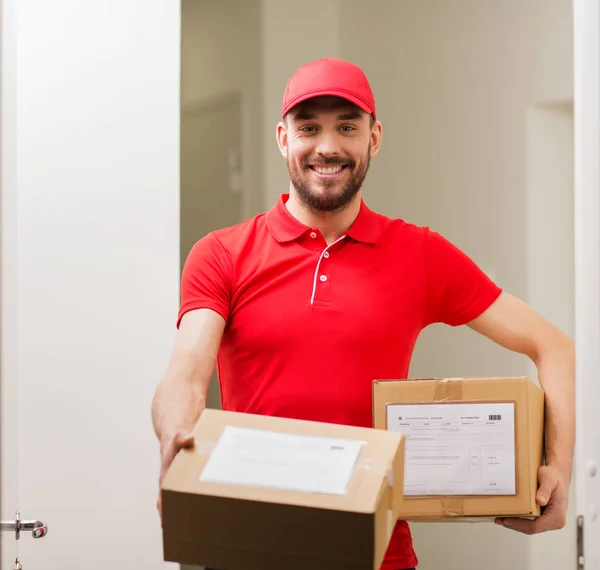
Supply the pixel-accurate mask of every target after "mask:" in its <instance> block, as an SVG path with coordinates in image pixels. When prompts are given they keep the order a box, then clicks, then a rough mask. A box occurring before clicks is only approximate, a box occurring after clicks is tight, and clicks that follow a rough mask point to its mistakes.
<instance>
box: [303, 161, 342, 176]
mask: <svg viewBox="0 0 600 570" xmlns="http://www.w3.org/2000/svg"><path fill="white" fill-rule="evenodd" d="M347 167H348V165H347V164H336V165H334V166H317V165H310V166H309V168H311V169H312V170H314V171H315V172H316V173H318V174H322V175H324V176H330V175H333V174H337V173H338V172H341V171H342V170H343V169H344V168H347Z"/></svg>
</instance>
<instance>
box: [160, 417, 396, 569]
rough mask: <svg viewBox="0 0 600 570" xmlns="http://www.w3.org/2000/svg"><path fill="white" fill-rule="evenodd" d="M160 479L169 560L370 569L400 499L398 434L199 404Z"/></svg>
mask: <svg viewBox="0 0 600 570" xmlns="http://www.w3.org/2000/svg"><path fill="white" fill-rule="evenodd" d="M194 436H195V448H194V449H193V450H184V451H182V452H181V453H180V454H178V455H177V456H176V458H175V461H174V462H173V464H172V465H171V468H170V469H169V471H168V472H167V475H166V477H165V479H164V481H163V486H162V512H163V547H164V558H165V560H166V561H170V562H179V563H183V564H193V565H203V566H208V567H212V568H224V569H235V570H283V569H285V570H306V569H307V568H310V569H311V570H338V569H339V570H342V569H343V570H350V569H352V570H367V569H369V570H376V569H378V568H379V566H380V564H381V561H382V559H383V556H384V554H385V551H386V549H387V545H388V543H389V539H390V536H391V532H392V530H393V527H394V526H395V523H396V521H397V519H398V515H399V513H400V511H401V508H402V500H403V494H402V489H403V475H404V464H403V457H404V436H403V435H402V434H399V433H393V432H385V431H381V430H375V429H372V428H358V427H349V426H341V425H333V424H324V423H318V422H309V421H302V420H292V419H284V418H275V417H267V416H259V415H251V414H242V413H233V412H225V411H220V410H209V409H207V410H205V411H204V412H203V413H202V416H201V417H200V420H199V421H198V423H197V425H196V427H195V429H194Z"/></svg>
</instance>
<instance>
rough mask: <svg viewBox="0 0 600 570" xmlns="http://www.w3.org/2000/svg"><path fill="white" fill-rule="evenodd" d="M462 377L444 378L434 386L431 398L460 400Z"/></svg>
mask: <svg viewBox="0 0 600 570" xmlns="http://www.w3.org/2000/svg"><path fill="white" fill-rule="evenodd" d="M462 385H463V383H462V379H460V378H444V379H442V380H440V381H439V382H438V384H437V386H436V387H435V390H434V393H433V399H434V401H435V402H445V401H450V400H454V401H457V400H462V391H463V390H462Z"/></svg>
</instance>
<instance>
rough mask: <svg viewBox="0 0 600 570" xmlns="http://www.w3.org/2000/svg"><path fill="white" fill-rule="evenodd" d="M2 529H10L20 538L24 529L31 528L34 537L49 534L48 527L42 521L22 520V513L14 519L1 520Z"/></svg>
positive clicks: (0, 527) (0, 526)
mask: <svg viewBox="0 0 600 570" xmlns="http://www.w3.org/2000/svg"><path fill="white" fill-rule="evenodd" d="M0 530H10V531H13V532H14V533H15V538H16V539H17V540H19V538H20V537H21V531H22V530H30V531H31V536H33V538H43V537H44V536H46V535H47V534H48V527H47V526H46V525H45V524H44V523H43V522H42V521H22V520H21V515H20V513H17V514H16V515H15V520H14V521H0Z"/></svg>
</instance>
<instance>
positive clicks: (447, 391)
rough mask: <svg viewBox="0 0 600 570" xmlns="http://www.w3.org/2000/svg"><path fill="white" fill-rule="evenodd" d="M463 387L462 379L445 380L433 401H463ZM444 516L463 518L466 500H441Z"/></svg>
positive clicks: (436, 389) (452, 498)
mask: <svg viewBox="0 0 600 570" xmlns="http://www.w3.org/2000/svg"><path fill="white" fill-rule="evenodd" d="M462 386H463V382H461V379H460V378H444V379H442V380H441V381H440V382H439V383H438V385H437V386H436V388H435V392H434V395H433V399H434V400H435V401H436V402H449V401H455V402H456V401H461V400H462V392H463V390H462ZM441 507H442V516H444V517H451V518H452V517H462V516H463V515H464V512H465V507H464V499H460V498H455V497H445V498H443V499H442V500H441Z"/></svg>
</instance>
